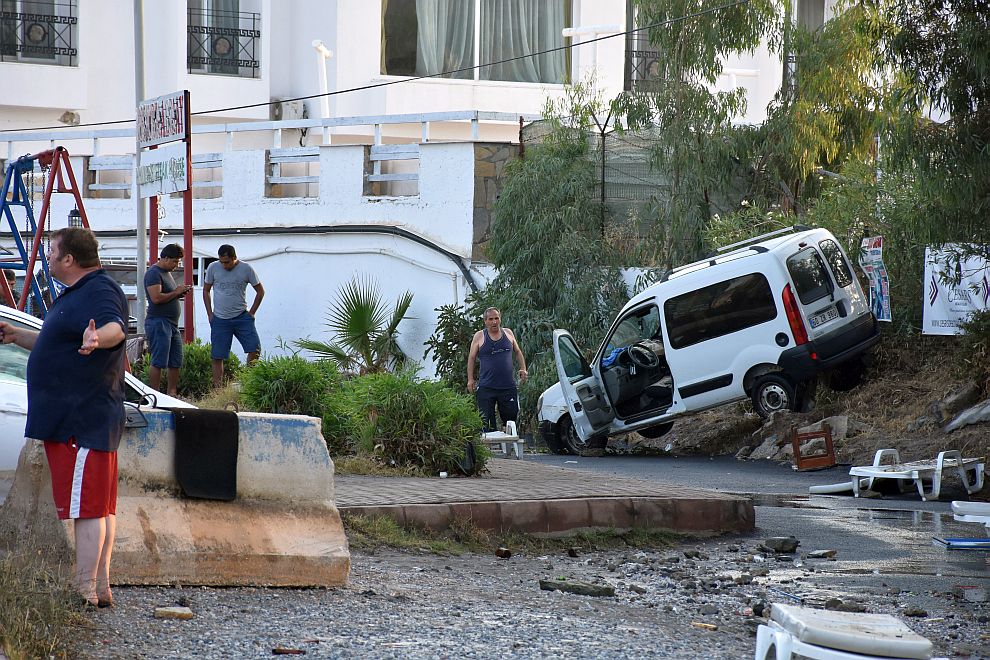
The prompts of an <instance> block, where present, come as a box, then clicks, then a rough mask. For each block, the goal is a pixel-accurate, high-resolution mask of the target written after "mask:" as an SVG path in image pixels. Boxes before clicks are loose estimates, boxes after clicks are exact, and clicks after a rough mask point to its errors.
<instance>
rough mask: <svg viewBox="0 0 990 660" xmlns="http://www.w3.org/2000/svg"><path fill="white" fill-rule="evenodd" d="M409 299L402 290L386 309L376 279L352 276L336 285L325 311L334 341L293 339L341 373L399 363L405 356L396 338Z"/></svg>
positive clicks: (386, 367)
mask: <svg viewBox="0 0 990 660" xmlns="http://www.w3.org/2000/svg"><path fill="white" fill-rule="evenodd" d="M412 299H413V295H412V293H410V292H409V291H406V292H405V293H403V294H402V295H401V296H399V299H398V300H397V301H396V302H395V306H394V308H393V309H392V310H391V311H390V310H389V309H388V306H387V305H386V303H385V301H384V300H383V298H382V294H381V291H380V290H379V288H378V283H377V282H375V281H374V280H373V279H372V278H370V277H362V278H359V277H355V278H354V279H352V280H351V281H350V282H348V283H347V284H345V285H344V286H343V287H342V288H341V289H340V291H339V292H338V295H337V300H336V301H335V302H333V303H332V304H331V305H330V310H329V313H328V314H327V322H326V325H327V327H328V328H329V329H330V330H331V331H332V332H333V333H334V334H335V335H336V337H335V338H334V341H333V342H331V343H326V342H321V341H316V340H315V339H299V340H297V341H295V342H293V343H294V344H295V345H296V346H298V347H299V348H301V349H303V350H306V351H309V352H311V353H313V354H315V355H316V356H317V357H318V358H319V359H322V360H328V361H330V362H332V363H333V364H334V365H336V367H337V369H338V370H339V371H341V372H344V373H356V374H359V375H363V374H367V373H379V372H382V371H390V370H391V369H393V368H396V367H401V366H402V365H403V364H404V363H405V361H406V359H407V358H406V355H405V353H403V352H402V349H400V348H399V344H398V342H397V341H396V340H397V338H398V336H399V330H398V327H399V323H400V322H401V321H402V319H404V318H407V317H406V312H408V311H409V306H410V305H411V304H412Z"/></svg>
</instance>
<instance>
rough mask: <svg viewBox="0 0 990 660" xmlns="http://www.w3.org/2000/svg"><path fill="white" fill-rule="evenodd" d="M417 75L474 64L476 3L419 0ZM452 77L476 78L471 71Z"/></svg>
mask: <svg viewBox="0 0 990 660" xmlns="http://www.w3.org/2000/svg"><path fill="white" fill-rule="evenodd" d="M416 20H417V21H418V23H419V30H418V32H417V35H416V74H417V75H421V76H422V75H430V74H434V73H441V72H443V71H454V70H457V69H465V68H468V67H471V66H472V65H474V0H416ZM448 77H450V78H474V72H473V71H471V70H470V69H468V70H467V71H462V72H460V73H455V74H452V75H450V76H448Z"/></svg>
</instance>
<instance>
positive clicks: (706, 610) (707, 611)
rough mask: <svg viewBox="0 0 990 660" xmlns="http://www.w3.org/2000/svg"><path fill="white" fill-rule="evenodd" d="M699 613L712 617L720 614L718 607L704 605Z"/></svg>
mask: <svg viewBox="0 0 990 660" xmlns="http://www.w3.org/2000/svg"><path fill="white" fill-rule="evenodd" d="M699 611H700V612H701V613H702V614H704V615H706V616H710V615H712V614H718V607H716V606H715V605H711V604H708V605H702V606H701V609H700V610H699Z"/></svg>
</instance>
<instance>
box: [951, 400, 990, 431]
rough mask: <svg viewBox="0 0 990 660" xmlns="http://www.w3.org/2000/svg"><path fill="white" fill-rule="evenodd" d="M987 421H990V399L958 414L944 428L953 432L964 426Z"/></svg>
mask: <svg viewBox="0 0 990 660" xmlns="http://www.w3.org/2000/svg"><path fill="white" fill-rule="evenodd" d="M986 421H990V399H988V400H987V401H984V402H982V403H978V404H976V405H975V406H973V407H972V408H967V409H966V410H964V411H962V412H961V413H959V415H958V416H956V418H955V419H953V420H952V421H951V422H949V424H948V425H947V426H946V427H945V428H944V429H943V430H944V431H945V432H946V433H952V432H953V431H955V430H957V429H961V428H962V427H964V426H969V425H970V424H979V423H980V422H986Z"/></svg>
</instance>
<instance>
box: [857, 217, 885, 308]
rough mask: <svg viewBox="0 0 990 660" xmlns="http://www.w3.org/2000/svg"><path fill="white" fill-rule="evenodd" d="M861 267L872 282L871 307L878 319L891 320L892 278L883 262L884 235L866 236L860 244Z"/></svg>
mask: <svg viewBox="0 0 990 660" xmlns="http://www.w3.org/2000/svg"><path fill="white" fill-rule="evenodd" d="M859 267H860V268H862V269H863V272H864V273H866V277H867V279H868V280H869V282H870V309H872V310H873V315H874V316H876V317H877V320H878V321H890V320H891V315H890V278H888V277H887V267H886V266H884V264H883V236H870V237H868V238H864V239H863V242H862V243H861V244H860V250H859Z"/></svg>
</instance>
